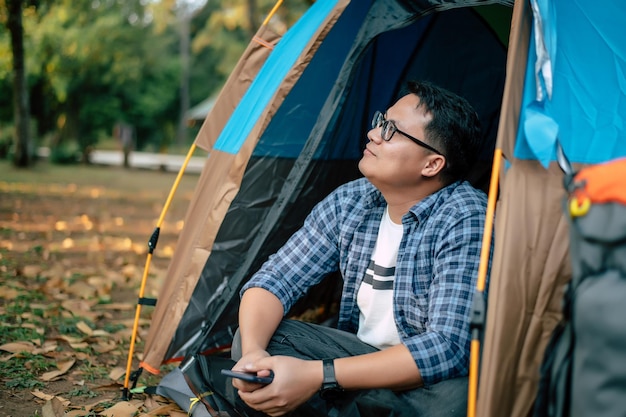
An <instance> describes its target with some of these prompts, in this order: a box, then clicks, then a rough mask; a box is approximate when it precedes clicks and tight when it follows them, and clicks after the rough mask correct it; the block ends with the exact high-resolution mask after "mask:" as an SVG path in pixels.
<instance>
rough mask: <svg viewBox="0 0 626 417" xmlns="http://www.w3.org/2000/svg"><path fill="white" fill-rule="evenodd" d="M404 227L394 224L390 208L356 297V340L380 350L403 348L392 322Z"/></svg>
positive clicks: (379, 231) (379, 230) (386, 213)
mask: <svg viewBox="0 0 626 417" xmlns="http://www.w3.org/2000/svg"><path fill="white" fill-rule="evenodd" d="M402 231H403V227H402V225H401V224H396V223H394V222H392V221H391V217H390V216H389V211H388V208H385V213H384V214H383V218H382V220H381V222H380V228H379V229H378V238H377V239H376V247H375V248H374V252H373V253H372V259H371V261H370V264H369V266H368V268H367V271H366V273H365V278H364V279H363V282H362V283H361V286H360V287H359V291H358V293H357V300H356V301H357V305H358V307H359V310H360V313H359V330H358V332H357V337H358V338H359V339H360V340H361V341H363V342H365V343H367V344H369V345H372V346H375V347H377V348H379V349H383V348H386V347H390V346H394V345H397V344H400V336H399V335H398V329H397V327H396V323H395V321H394V319H393V282H394V280H395V277H396V260H397V258H398V249H399V247H400V241H401V240H402Z"/></svg>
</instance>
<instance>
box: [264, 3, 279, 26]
mask: <svg viewBox="0 0 626 417" xmlns="http://www.w3.org/2000/svg"><path fill="white" fill-rule="evenodd" d="M281 4H283V0H278V1H277V2H276V4H275V5H274V7H272V10H270V12H269V14H268V15H267V17H266V18H265V20H264V21H263V24H262V25H261V26H265V25H267V24H268V23H269V21H270V19H271V18H272V16H274V14H275V13H276V10H278V8H279V7H280V5H281Z"/></svg>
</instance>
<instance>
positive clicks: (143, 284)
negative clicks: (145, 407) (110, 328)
mask: <svg viewBox="0 0 626 417" xmlns="http://www.w3.org/2000/svg"><path fill="white" fill-rule="evenodd" d="M195 150H196V143H195V142H194V143H193V144H192V145H191V147H190V148H189V152H187V156H186V157H185V160H184V161H183V165H182V166H181V167H180V170H179V171H178V175H177V176H176V180H175V181H174V184H173V185H172V188H171V189H170V193H169V195H168V196H167V200H165V205H164V206H163V209H162V210H161V216H159V220H158V221H157V224H156V227H155V229H154V232H153V233H152V236H151V237H150V241H149V242H148V256H147V257H146V264H145V266H144V269H143V276H142V278H141V287H140V288H139V299H138V301H137V308H136V310H135V321H134V323H133V332H132V334H131V337H130V347H129V349H128V361H127V363H126V375H125V377H124V388H123V394H122V397H123V399H124V400H128V399H130V393H129V390H128V384H129V381H130V372H131V368H132V364H133V354H134V350H135V341H136V338H137V330H138V328H139V318H140V316H141V305H142V300H143V298H144V293H145V290H146V281H147V280H148V271H149V270H150V263H151V262H152V253H153V252H154V249H155V248H156V244H157V241H158V238H159V232H160V230H161V225H162V224H163V220H164V219H165V214H166V213H167V211H168V210H169V208H170V205H171V204H172V200H173V199H174V194H175V193H176V190H177V189H178V186H179V185H180V180H181V179H182V177H183V174H184V172H185V170H186V169H187V165H188V164H189V160H190V159H191V156H192V155H193V153H194V151H195Z"/></svg>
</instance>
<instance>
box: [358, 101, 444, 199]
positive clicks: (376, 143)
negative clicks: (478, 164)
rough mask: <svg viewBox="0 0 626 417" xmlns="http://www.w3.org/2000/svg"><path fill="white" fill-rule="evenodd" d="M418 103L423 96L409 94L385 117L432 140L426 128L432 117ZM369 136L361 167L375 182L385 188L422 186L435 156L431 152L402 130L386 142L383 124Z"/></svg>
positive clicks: (423, 137) (368, 177)
mask: <svg viewBox="0 0 626 417" xmlns="http://www.w3.org/2000/svg"><path fill="white" fill-rule="evenodd" d="M418 104H419V97H417V96H416V95H415V94H409V95H406V96H404V97H402V98H401V99H400V100H398V101H397V102H396V103H395V104H394V105H393V106H391V107H390V108H389V109H388V110H387V113H386V115H385V116H386V117H385V118H386V120H390V121H393V122H394V124H395V125H396V127H397V128H398V129H399V130H401V131H403V132H405V133H407V134H409V135H411V136H414V137H416V138H418V139H420V140H421V141H423V142H426V143H428V141H427V140H426V139H425V132H424V128H425V126H426V125H427V124H428V122H429V121H430V120H431V118H432V116H431V114H430V113H425V112H424V110H423V107H419V108H418V107H417V106H418ZM367 137H368V139H369V140H370V141H369V143H368V144H367V146H366V148H365V151H363V158H361V161H360V162H359V170H360V171H361V173H362V174H363V175H364V176H365V177H366V178H367V179H369V180H370V182H371V183H372V184H374V185H375V186H376V187H377V188H379V189H381V190H382V189H384V188H389V187H391V188H406V187H411V186H415V185H419V182H420V181H421V180H422V173H423V169H424V167H425V166H426V164H427V163H428V160H429V158H430V157H432V156H433V153H432V152H431V151H428V150H426V149H425V148H423V147H421V146H419V145H418V144H416V143H415V142H413V141H411V140H410V139H409V138H407V137H406V136H405V135H403V134H401V133H400V132H396V133H395V134H394V135H393V136H392V137H391V139H390V140H389V141H385V140H383V139H382V137H381V128H380V127H376V128H373V129H371V130H370V131H369V132H368V134H367Z"/></svg>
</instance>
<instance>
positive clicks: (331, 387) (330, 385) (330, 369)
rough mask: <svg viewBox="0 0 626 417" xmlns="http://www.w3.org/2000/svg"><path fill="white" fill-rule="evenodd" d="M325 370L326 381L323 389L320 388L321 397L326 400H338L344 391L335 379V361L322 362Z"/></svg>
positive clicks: (323, 383) (326, 360)
mask: <svg viewBox="0 0 626 417" xmlns="http://www.w3.org/2000/svg"><path fill="white" fill-rule="evenodd" d="M322 366H323V369H324V380H323V381H322V388H320V397H322V398H323V399H325V400H330V399H334V398H336V396H337V394H339V393H340V392H341V391H343V389H342V388H341V385H339V383H338V382H337V379H336V378H335V360H334V359H324V360H323V361H322Z"/></svg>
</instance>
